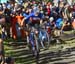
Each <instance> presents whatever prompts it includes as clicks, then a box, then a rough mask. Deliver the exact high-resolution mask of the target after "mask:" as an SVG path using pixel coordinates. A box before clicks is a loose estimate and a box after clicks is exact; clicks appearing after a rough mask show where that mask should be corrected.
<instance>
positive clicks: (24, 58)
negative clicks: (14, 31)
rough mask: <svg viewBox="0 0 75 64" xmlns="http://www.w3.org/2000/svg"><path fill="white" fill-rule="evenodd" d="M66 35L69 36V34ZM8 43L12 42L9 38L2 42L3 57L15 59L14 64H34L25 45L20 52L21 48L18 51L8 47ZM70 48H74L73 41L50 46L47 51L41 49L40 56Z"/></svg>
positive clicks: (33, 59) (13, 47)
mask: <svg viewBox="0 0 75 64" xmlns="http://www.w3.org/2000/svg"><path fill="white" fill-rule="evenodd" d="M65 33H66V32H65ZM68 33H69V34H70V33H71V32H68ZM10 41H14V40H13V39H11V38H9V39H7V40H5V41H4V49H5V56H11V57H13V58H15V64H36V62H35V61H36V60H35V58H34V57H33V56H32V54H31V51H29V49H28V48H27V46H26V45H25V47H24V48H22V49H23V50H20V49H21V48H20V49H19V48H16V47H17V46H10V45H8V44H9V42H10ZM72 47H75V39H73V40H70V41H65V43H62V44H53V45H50V47H49V49H48V51H47V50H45V51H44V50H42V49H41V53H40V54H44V53H47V52H50V51H58V50H65V49H66V48H72ZM14 50H17V51H14Z"/></svg>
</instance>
